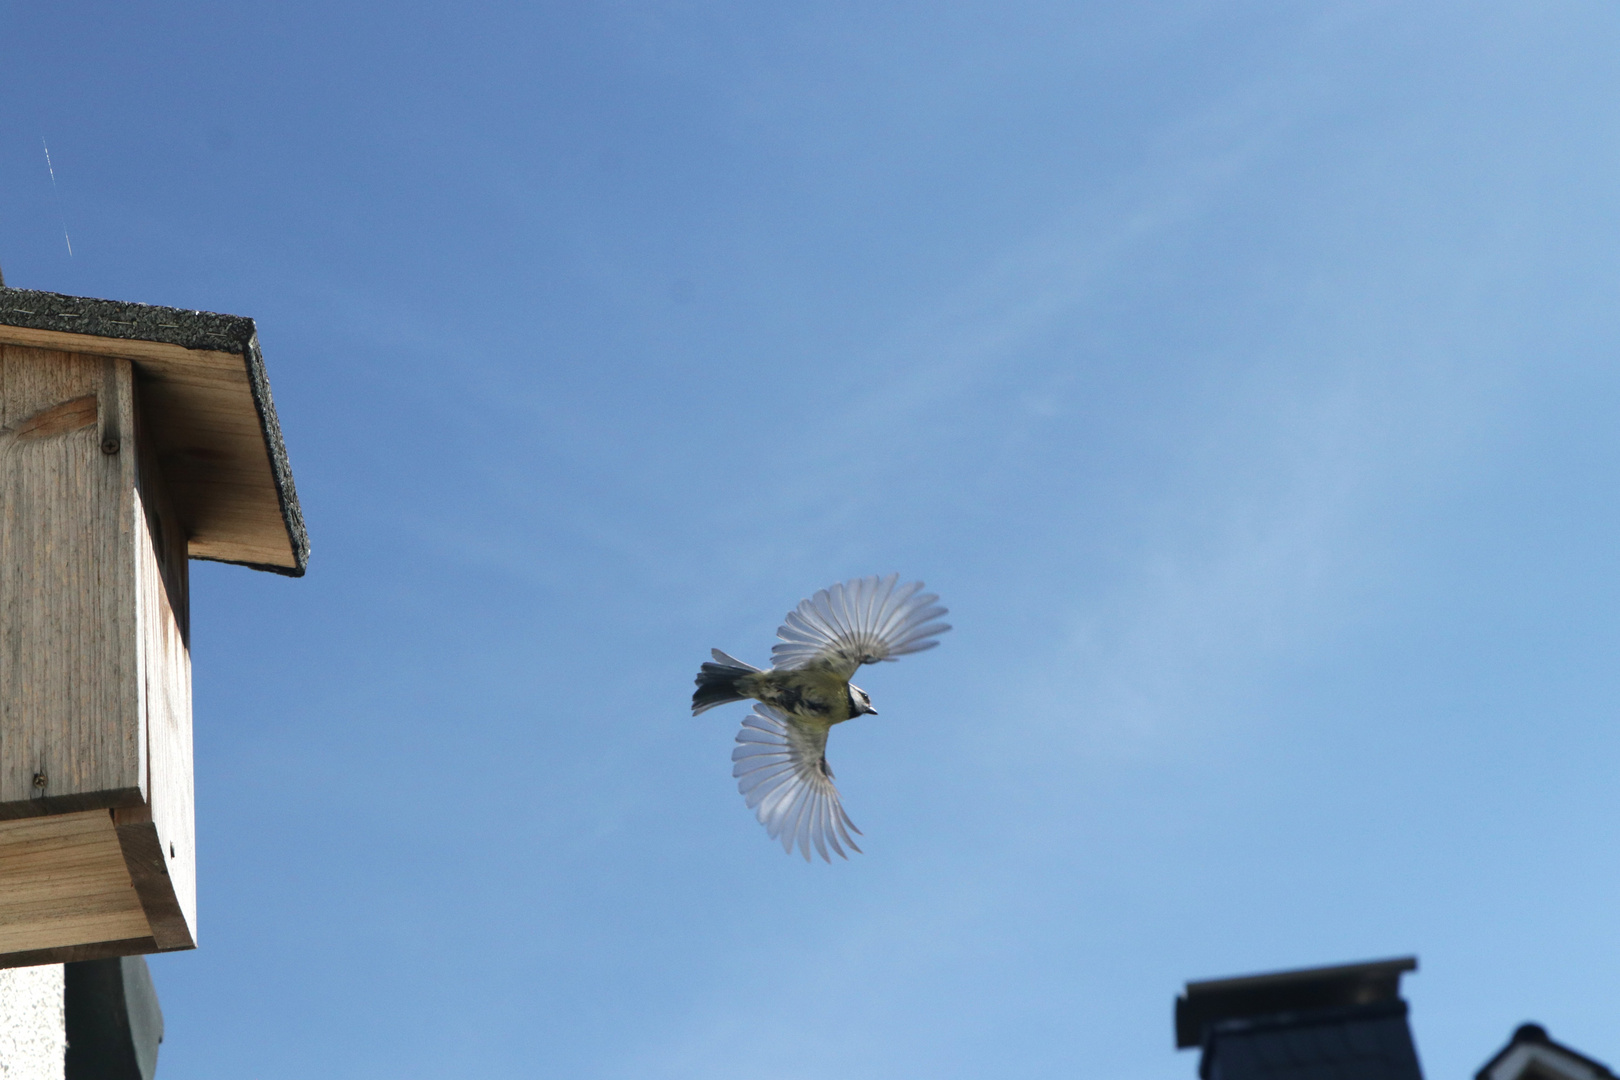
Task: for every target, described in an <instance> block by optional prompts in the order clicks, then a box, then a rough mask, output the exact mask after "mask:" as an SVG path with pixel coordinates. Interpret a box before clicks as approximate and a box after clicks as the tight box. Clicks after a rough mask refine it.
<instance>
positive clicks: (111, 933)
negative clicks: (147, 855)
mask: <svg viewBox="0 0 1620 1080" xmlns="http://www.w3.org/2000/svg"><path fill="white" fill-rule="evenodd" d="M151 937H152V934H151V929H150V928H149V926H148V925H147V921H146V914H145V912H144V910H143V909H142V907H141V901H140V897H139V896H138V895H137V894H136V892H135V888H134V886H133V885H132V884H131V882H130V876H129V871H128V870H127V869H126V868H125V863H124V852H123V849H122V847H121V845H120V844H119V841H118V833H117V829H116V828H115V827H114V825H113V821H112V815H111V814H110V813H109V812H108V811H106V810H88V811H81V812H78V813H71V814H52V815H49V816H46V817H38V818H23V819H18V820H12V821H0V966H14V965H13V963H12V961H14V960H15V958H16V954H35V953H38V952H39V951H40V950H47V949H62V948H76V947H80V946H84V945H87V944H100V945H104V944H107V943H115V942H116V943H123V944H130V943H138V942H141V941H143V940H151ZM128 951H129V952H134V951H137V950H135V949H133V948H131V949H129V950H128ZM39 962H40V963H45V962H48V961H43V960H42V961H39Z"/></svg>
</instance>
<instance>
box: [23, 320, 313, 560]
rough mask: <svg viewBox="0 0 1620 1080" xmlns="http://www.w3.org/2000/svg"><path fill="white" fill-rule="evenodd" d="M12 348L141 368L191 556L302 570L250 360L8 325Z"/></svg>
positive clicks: (160, 453) (157, 440) (158, 445)
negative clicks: (256, 396) (255, 392)
mask: <svg viewBox="0 0 1620 1080" xmlns="http://www.w3.org/2000/svg"><path fill="white" fill-rule="evenodd" d="M7 344H9V345H15V346H32V347H35V348H44V349H53V350H56V351H59V352H76V353H79V354H81V355H100V356H113V357H120V358H123V359H127V360H131V361H133V362H134V364H135V367H136V372H137V377H138V378H139V379H140V381H141V383H142V385H143V387H144V389H145V396H146V398H147V402H148V405H149V408H150V410H151V413H152V420H153V423H152V430H153V433H154V436H155V443H154V445H155V447H156V452H157V454H158V457H159V459H160V460H161V461H162V463H163V468H164V472H165V473H166V474H167V476H168V479H169V484H170V488H171V490H172V493H173V497H174V502H175V509H176V512H177V513H178V514H179V515H180V518H181V520H182V521H183V522H184V523H185V526H186V532H187V535H188V536H189V537H190V554H191V555H192V557H194V558H199V559H219V560H222V561H225V562H243V563H252V564H260V565H265V566H276V567H286V568H293V567H299V565H300V560H299V558H298V556H297V555H296V554H295V552H294V551H293V542H292V539H291V537H290V536H289V534H288V526H287V522H286V519H285V518H284V516H283V510H282V496H281V493H280V492H279V490H278V488H277V484H276V479H275V476H274V473H273V471H272V468H271V464H270V455H269V451H268V450H267V448H266V441H265V440H266V434H265V430H264V426H263V423H262V422H261V420H260V417H259V414H258V411H257V408H256V406H255V404H254V399H253V389H252V385H251V382H250V379H249V377H248V370H247V361H246V359H245V357H243V356H242V355H240V354H237V353H230V352H218V351H211V350H207V349H187V348H184V347H182V346H179V345H171V344H167V343H164V342H156V341H133V340H127V339H123V338H102V337H96V336H93V335H88V334H70V333H63V332H61V331H54V330H35V329H28V328H25V327H18V326H5V325H0V346H4V345H7Z"/></svg>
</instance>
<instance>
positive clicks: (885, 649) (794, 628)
mask: <svg viewBox="0 0 1620 1080" xmlns="http://www.w3.org/2000/svg"><path fill="white" fill-rule="evenodd" d="M899 579H900V575H899V574H890V575H889V576H888V577H881V578H880V577H877V576H876V575H873V576H872V577H863V578H855V579H854V580H852V581H846V582H844V583H843V584H841V585H834V586H833V587H832V588H830V589H822V590H821V591H820V592H818V593H816V595H814V596H812V597H811V598H810V599H808V600H803V601H800V603H799V606H798V607H797V608H795V609H794V610H792V611H790V612H788V616H787V621H786V622H785V623H783V624H782V628H781V629H780V630H778V631H777V632H776V636H777V637H779V638H781V639H782V640H781V642H780V643H779V644H778V645H776V646H774V647H773V648H772V649H771V663H772V665H773V666H774V667H776V668H777V669H778V670H796V669H798V668H806V667H811V666H812V665H815V664H818V663H821V664H826V665H827V666H828V667H830V668H832V669H833V670H834V671H837V672H838V673H839V674H840V675H842V676H843V677H844V678H846V679H847V678H849V677H850V676H851V675H853V674H855V669H856V668H859V667H860V666H861V665H862V664H875V663H877V662H878V661H879V660H893V659H895V658H896V657H899V656H904V655H906V654H907V653H914V652H922V650H924V649H932V648H933V647H934V646H935V645H938V644H939V642H938V641H937V640H935V638H936V636H937V635H939V634H943V633H944V632H945V631H947V630H949V629H950V626H948V625H947V624H945V623H942V622H934V621H933V620H935V619H937V618H939V617H940V616H941V615H943V614H945V609H944V608H942V607H939V606H937V605H936V604H935V603H934V601H936V600H938V599H939V597H937V596H935V595H934V594H933V593H925V592H923V591H922V587H923V583H922V582H920V581H913V582H912V583H911V584H909V585H902V586H900V587H899V588H898V589H897V588H895V585H894V583H895V582H896V581H898V580H899Z"/></svg>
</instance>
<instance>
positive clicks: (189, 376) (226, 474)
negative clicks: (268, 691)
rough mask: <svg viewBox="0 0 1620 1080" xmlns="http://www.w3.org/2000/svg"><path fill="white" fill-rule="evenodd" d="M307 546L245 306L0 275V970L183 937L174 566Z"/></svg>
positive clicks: (283, 565)
mask: <svg viewBox="0 0 1620 1080" xmlns="http://www.w3.org/2000/svg"><path fill="white" fill-rule="evenodd" d="M308 554H309V544H308V540H307V538H306V536H305V532H304V524H303V518H302V515H301V514H300V512H299V509H298V497H297V494H296V493H295V491H294V490H293V481H292V473H291V471H290V470H289V468H288V465H287V455H286V450H285V448H284V446H283V444H282V439H281V429H280V426H279V425H278V424H277V422H276V413H275V408H274V406H273V405H272V403H271V400H270V384H269V383H268V382H267V381H266V379H265V374H264V362H263V360H262V358H261V357H260V355H259V343H258V338H257V336H256V334H255V331H254V326H253V321H252V320H251V319H243V318H237V317H234V316H230V315H212V314H208V313H206V312H199V311H182V310H178V309H175V308H163V307H149V306H146V305H144V304H125V303H116V302H112V301H107V300H91V299H85V298H82V297H75V296H60V295H57V294H55V293H45V292H34V291H31V290H26V289H7V288H4V287H0V967H19V966H23V965H31V964H45V963H55V962H58V961H66V960H84V959H92V958H96V957H104V956H118V955H129V954H134V953H150V952H163V951H167V950H172V949H189V948H194V947H195V946H196V943H197V861H196V845H195V839H194V837H195V834H194V829H193V822H192V767H191V650H190V645H191V625H190V618H189V611H190V604H189V601H188V591H189V577H188V570H187V568H188V561H189V560H190V559H214V560H218V561H220V562H228V563H238V564H241V565H243V566H249V567H252V568H254V569H257V570H270V571H273V572H275V573H281V574H288V575H291V576H294V577H296V576H299V575H302V574H303V572H304V565H305V562H306V561H307V559H308Z"/></svg>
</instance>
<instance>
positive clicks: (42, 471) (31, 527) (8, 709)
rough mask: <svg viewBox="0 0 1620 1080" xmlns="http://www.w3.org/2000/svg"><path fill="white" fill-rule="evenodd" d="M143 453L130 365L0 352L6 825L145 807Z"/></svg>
mask: <svg viewBox="0 0 1620 1080" xmlns="http://www.w3.org/2000/svg"><path fill="white" fill-rule="evenodd" d="M87 398H89V399H93V400H94V401H95V402H96V403H97V404H96V409H95V413H94V417H93V419H92V417H91V413H90V411H89V410H88V408H87V407H86V399H87ZM85 421H88V422H85ZM135 458H136V454H135V453H134V381H133V371H132V368H131V365H130V362H129V361H127V360H114V359H109V358H105V357H87V356H77V355H72V354H66V353H53V352H44V351H41V350H38V349H30V348H19V347H16V346H0V750H3V753H0V818H5V817H17V816H21V815H28V814H37V813H47V812H49V813H55V812H62V811H71V810H78V809H88V808H90V807H111V806H128V805H136V804H139V803H141V802H142V801H144V798H145V794H146V792H145V789H146V783H147V766H146V761H145V755H146V750H147V738H146V733H145V731H144V730H143V725H142V701H141V693H140V656H139V653H138V645H137V639H136V610H137V607H136V561H135V550H136V547H135V541H136V532H137V518H136V506H135ZM143 531H144V530H143Z"/></svg>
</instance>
